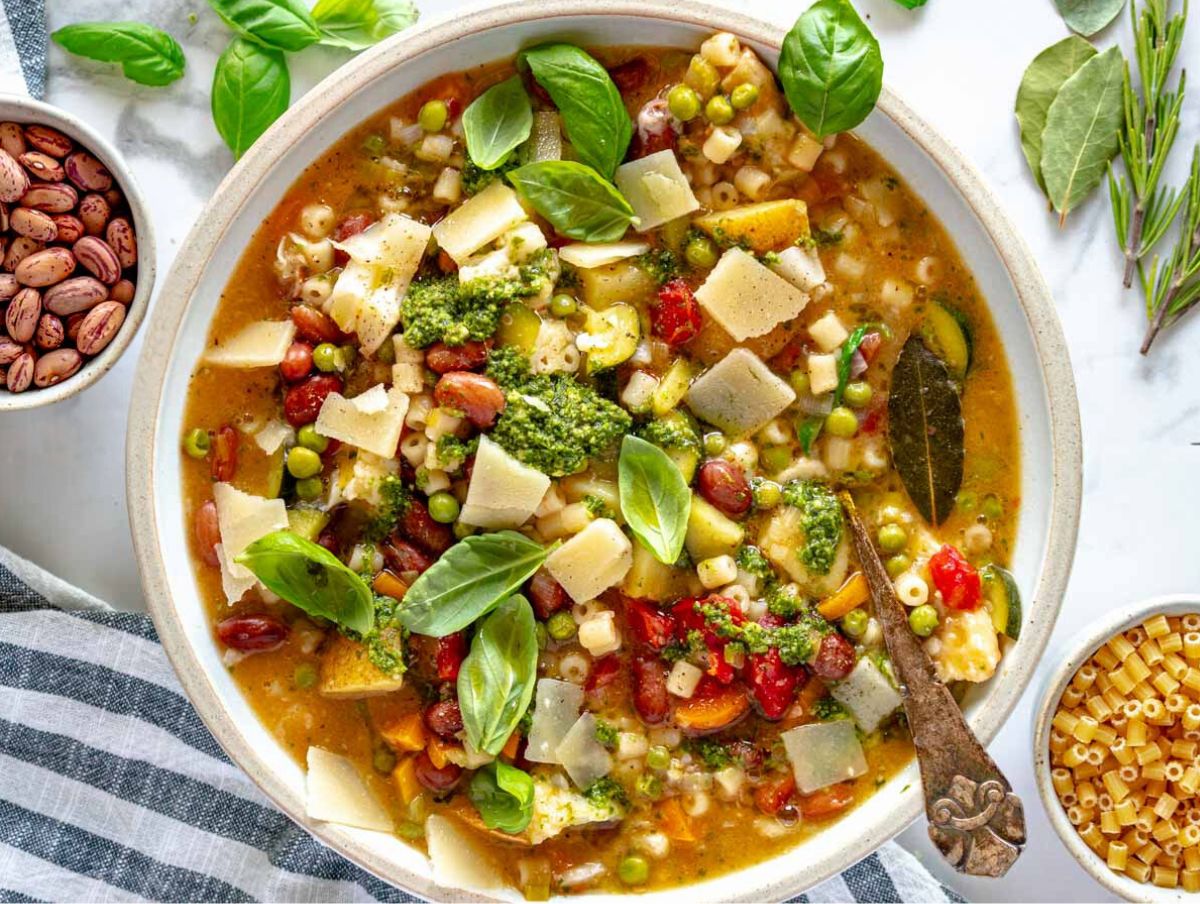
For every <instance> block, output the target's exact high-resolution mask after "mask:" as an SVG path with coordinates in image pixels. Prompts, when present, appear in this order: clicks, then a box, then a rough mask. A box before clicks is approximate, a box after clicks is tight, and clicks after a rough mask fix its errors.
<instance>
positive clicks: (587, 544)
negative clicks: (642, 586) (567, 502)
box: [546, 518, 633, 603]
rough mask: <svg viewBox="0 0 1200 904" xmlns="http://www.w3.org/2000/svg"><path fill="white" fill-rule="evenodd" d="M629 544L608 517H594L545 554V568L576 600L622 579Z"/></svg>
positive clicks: (630, 562) (592, 595) (593, 595)
mask: <svg viewBox="0 0 1200 904" xmlns="http://www.w3.org/2000/svg"><path fill="white" fill-rule="evenodd" d="M632 565H633V544H632V543H630V542H629V538H628V537H626V536H625V534H624V533H622V531H621V528H620V527H618V526H617V522H615V521H613V520H612V519H611V518H597V519H596V520H595V521H593V522H592V523H591V524H589V525H588V526H587V527H585V528H584V529H583V530H581V531H580V532H579V533H577V534H576V535H575V536H573V537H572V538H571V539H570V540H568V541H567V542H566V543H564V544H563V545H562V546H560V547H559V548H558V549H556V550H554V552H552V553H550V555H549V556H547V558H546V570H547V571H548V572H550V575H551V576H552V577H553V578H554V579H555V580H556V581H558V583H560V584H561V585H562V588H563V590H565V591H566V592H567V596H569V597H571V599H573V600H574V601H575V602H577V603H586V602H588V601H589V600H593V599H595V598H596V597H598V596H599V595H600V594H601V593H603V592H604V591H605V590H607V589H608V588H609V587H612V586H615V585H616V584H619V583H621V581H622V580H624V578H625V575H626V573H627V572H628V571H629V568H630V566H632Z"/></svg>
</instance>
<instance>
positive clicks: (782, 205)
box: [695, 199, 810, 254]
mask: <svg viewBox="0 0 1200 904" xmlns="http://www.w3.org/2000/svg"><path fill="white" fill-rule="evenodd" d="M695 225H696V227H697V228H699V229H702V230H704V231H705V232H707V233H708V234H709V235H711V236H712V237H713V238H715V239H718V240H720V241H724V242H731V243H734V244H739V245H740V244H742V243H745V244H746V245H748V246H749V247H750V249H751V250H752V251H754V252H755V253H756V254H765V253H766V252H768V251H781V250H783V249H784V248H787V247H788V246H789V245H795V244H796V243H797V242H798V241H801V240H802V239H806V238H808V237H809V234H810V233H809V226H808V205H807V204H805V203H804V202H803V201H797V200H793V199H788V200H783V201H763V202H761V203H759V204H747V205H745V206H743V207H735V208H733V209H732V210H722V211H719V212H716V213H710V214H705V215H704V216H702V217H698V218H697V219H696V223H695Z"/></svg>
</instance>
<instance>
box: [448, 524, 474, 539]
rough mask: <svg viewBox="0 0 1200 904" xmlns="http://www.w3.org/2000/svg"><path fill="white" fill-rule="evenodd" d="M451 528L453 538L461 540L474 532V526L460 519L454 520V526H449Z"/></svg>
mask: <svg viewBox="0 0 1200 904" xmlns="http://www.w3.org/2000/svg"><path fill="white" fill-rule="evenodd" d="M451 530H453V531H454V539H455V540H463V539H465V538H467V537H469V536H471V534H473V533H475V528H473V527H471V525H469V524H465V523H463V522H462V521H455V522H454V527H453V528H451Z"/></svg>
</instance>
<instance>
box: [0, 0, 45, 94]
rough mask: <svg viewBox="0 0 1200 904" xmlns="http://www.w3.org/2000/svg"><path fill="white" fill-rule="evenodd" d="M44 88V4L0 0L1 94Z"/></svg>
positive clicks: (36, 91) (31, 0)
mask: <svg viewBox="0 0 1200 904" xmlns="http://www.w3.org/2000/svg"><path fill="white" fill-rule="evenodd" d="M45 91H46V7H45V4H44V3H43V2H42V0H0V94H30V95H32V96H33V97H38V98H40V97H41V96H42V95H43V94H44V93H45Z"/></svg>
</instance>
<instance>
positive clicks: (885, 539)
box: [876, 524, 908, 553]
mask: <svg viewBox="0 0 1200 904" xmlns="http://www.w3.org/2000/svg"><path fill="white" fill-rule="evenodd" d="M876 539H877V540H878V541H879V548H880V549H882V550H883V551H884V552H887V553H894V552H904V547H906V546H907V545H908V531H906V530H905V529H904V528H903V527H901V526H900V525H899V524H885V525H883V527H881V528H879V533H878V534H877V535H876Z"/></svg>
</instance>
